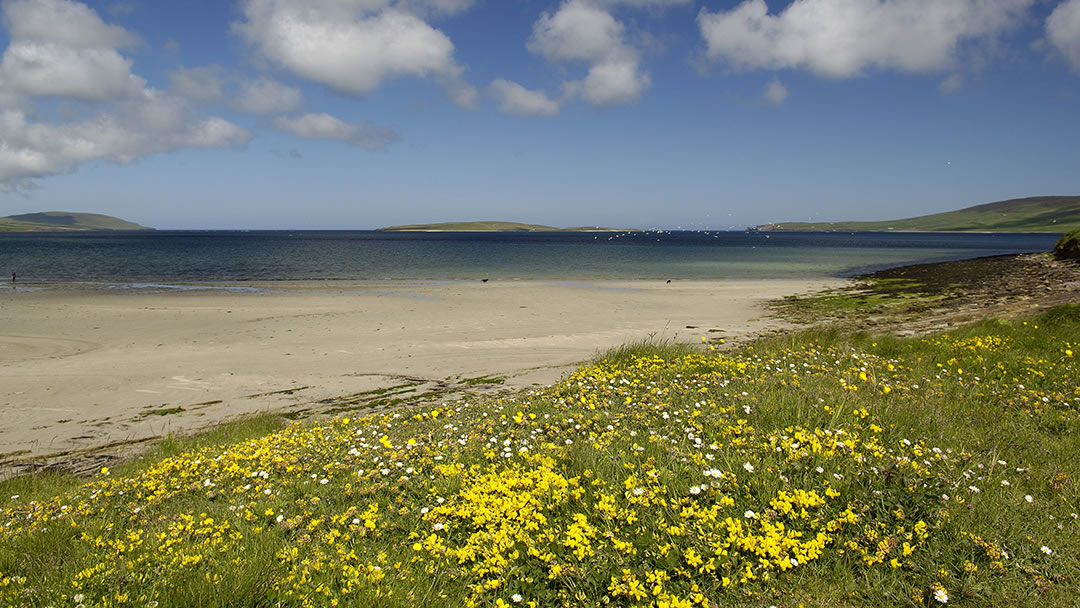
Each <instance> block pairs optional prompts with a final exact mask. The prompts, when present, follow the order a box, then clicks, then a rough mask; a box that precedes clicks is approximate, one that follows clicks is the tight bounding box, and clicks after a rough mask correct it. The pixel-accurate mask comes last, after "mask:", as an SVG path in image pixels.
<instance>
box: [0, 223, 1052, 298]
mask: <svg viewBox="0 0 1080 608" xmlns="http://www.w3.org/2000/svg"><path fill="white" fill-rule="evenodd" d="M1059 236H1060V235H1057V234H1002V233H995V234H938V233H860V232H855V233H850V232H829V233H822V232H773V233H764V232H724V231H666V230H662V231H647V232H507V233H492V232H486V233H485V232H474V233H405V232H379V231H170V230H158V231H147V232H85V233H84V232H78V233H75V232H68V233H0V272H5V271H6V272H7V273H8V274H10V273H11V272H17V273H18V282H19V283H21V284H37V285H46V286H47V285H50V284H64V283H81V284H92V285H104V286H115V287H158V288H161V287H168V286H175V287H177V288H182V287H183V286H184V285H210V284H223V283H245V282H256V281H258V282H267V281H344V280H351V281H368V280H371V281H447V280H450V281H453V280H478V279H489V280H494V281H504V280H555V281H590V280H605V279H616V280H634V279H643V280H666V279H789V278H801V279H807V278H809V279H813V278H824V277H849V276H853V275H856V274H860V273H864V272H869V271H874V270H880V269H884V268H889V267H894V266H901V265H907V264H914V263H923V262H938V261H947V260H958V259H965V258H974V257H982V256H993V255H1003V254H1011V253H1027V252H1037V251H1049V250H1051V249H1052V248H1053V245H1054V243H1055V241H1056V240H1057V239H1058V237H1059ZM3 276H6V275H3Z"/></svg>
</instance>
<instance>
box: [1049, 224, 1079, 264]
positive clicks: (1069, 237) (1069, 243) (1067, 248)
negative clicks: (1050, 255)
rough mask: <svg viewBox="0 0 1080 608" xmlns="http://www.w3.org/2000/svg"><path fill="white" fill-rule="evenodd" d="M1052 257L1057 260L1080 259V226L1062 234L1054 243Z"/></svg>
mask: <svg viewBox="0 0 1080 608" xmlns="http://www.w3.org/2000/svg"><path fill="white" fill-rule="evenodd" d="M1054 257H1056V258H1058V259H1059V260H1078V259H1080V228H1077V229H1076V230H1073V231H1072V232H1070V233H1068V234H1064V235H1062V236H1061V238H1060V239H1058V242H1057V243H1055V244H1054Z"/></svg>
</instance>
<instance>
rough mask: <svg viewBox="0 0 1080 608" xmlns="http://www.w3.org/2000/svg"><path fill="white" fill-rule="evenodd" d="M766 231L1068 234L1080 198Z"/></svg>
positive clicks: (786, 225) (1077, 220)
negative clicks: (898, 218) (878, 220)
mask: <svg viewBox="0 0 1080 608" xmlns="http://www.w3.org/2000/svg"><path fill="white" fill-rule="evenodd" d="M758 228H759V229H760V230H766V231H809V232H890V231H891V232H1068V231H1070V230H1074V229H1076V228H1080V196H1037V197H1031V198H1018V199H1012V200H1008V201H1000V202H997V203H987V204H985V205H976V206H974V207H968V208H966V209H960V210H957V211H948V212H945V213H935V214H933V215H922V216H919V217H912V218H907V219H902V220H889V221H883V222H782V223H777V224H766V225H763V226H758Z"/></svg>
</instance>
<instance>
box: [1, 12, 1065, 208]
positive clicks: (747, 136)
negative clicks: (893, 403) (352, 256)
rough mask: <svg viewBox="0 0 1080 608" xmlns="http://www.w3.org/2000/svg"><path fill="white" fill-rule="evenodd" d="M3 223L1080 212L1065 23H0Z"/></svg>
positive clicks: (225, 15)
mask: <svg viewBox="0 0 1080 608" xmlns="http://www.w3.org/2000/svg"><path fill="white" fill-rule="evenodd" d="M2 12H3V24H2V25H3V27H2V30H0V48H3V55H2V58H0V215H8V214H15V213H25V212H33V211H40V210H54V209H55V210H71V211H89V212H98V213H106V214H110V215H116V216H119V217H123V218H125V219H130V220H133V221H137V222H139V223H142V224H145V225H149V226H154V227H157V228H165V229H183V228H211V229H213V228H251V229H257V228H294V229H303V228H310V229H324V228H325V229H336V228H340V229H365V228H375V227H379V226H383V225H389V224H398V223H412V222H426V221H449V220H471V219H502V220H511V221H524V222H538V223H547V224H553V225H560V226H568V225H597V224H599V225H619V226H634V227H664V228H674V227H678V226H681V227H683V228H710V229H727V228H732V227H735V228H741V227H743V226H746V225H752V224H759V223H765V222H770V221H788V220H804V219H814V220H842V219H890V218H899V217H908V216H912V215H920V214H924V213H934V212H938V211H945V210H950V209H957V208H961V207H966V206H969V205H974V204H980V203H985V202H991V201H995V200H1003V199H1008V198H1016V197H1023V196H1034V195H1046V194H1080V153H1078V152H1077V149H1076V145H1077V144H1076V142H1077V141H1080V117H1078V115H1080V113H1078V111H1077V108H1080V0H797V1H795V2H791V3H787V2H779V1H769V2H765V1H764V0H724V1H712V0H710V1H702V0H229V1H218V0H152V1H151V0H127V1H108V2H88V3H80V2H75V1H73V0H3V3H2Z"/></svg>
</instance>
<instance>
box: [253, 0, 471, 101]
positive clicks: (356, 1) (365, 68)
mask: <svg viewBox="0 0 1080 608" xmlns="http://www.w3.org/2000/svg"><path fill="white" fill-rule="evenodd" d="M469 5H471V2H465V1H464V0H426V1H423V2H421V1H419V0H416V1H413V2H409V3H402V2H398V3H394V2H390V1H388V0H245V2H244V3H243V12H244V21H242V22H239V23H237V24H235V26H234V28H235V31H237V32H238V33H240V34H241V35H242V36H243V37H244V38H246V39H247V40H248V41H249V42H251V43H252V44H253V45H255V47H256V48H257V49H258V50H259V51H260V52H261V53H262V54H263V55H264V56H265V57H266V58H268V59H270V60H271V61H272V62H274V63H276V64H278V65H280V66H282V67H285V68H286V69H288V70H290V71H292V72H293V73H295V74H297V75H299V76H301V77H303V78H306V79H308V80H312V81H314V82H318V83H321V84H324V85H326V86H328V87H330V88H331V89H333V90H335V91H338V92H341V93H345V94H348V95H354V96H364V95H367V94H368V93H370V92H371V91H373V90H374V89H376V88H377V87H378V86H379V85H380V84H382V83H383V81H385V80H388V79H391V78H396V77H400V76H413V77H418V78H432V79H434V80H436V81H437V82H439V83H440V84H442V85H443V86H444V87H445V88H446V89H447V91H448V93H449V95H450V96H451V98H452V99H454V101H455V102H457V103H458V104H460V105H463V106H466V107H469V106H470V105H471V104H472V103H474V102H475V99H476V91H475V89H473V88H472V87H471V86H469V85H468V84H467V83H465V82H464V80H463V78H462V74H463V73H464V68H463V67H462V66H460V65H459V64H458V63H457V62H456V61H455V60H454V45H453V43H452V42H451V41H450V38H448V37H447V36H446V34H444V33H442V32H441V31H439V30H437V29H435V28H434V27H432V26H431V25H429V24H428V23H427V22H426V21H424V20H423V19H422V18H421V17H420V16H418V14H417V13H415V12H411V11H410V10H409V7H421V8H427V9H431V10H441V11H444V12H446V11H449V12H453V11H459V10H464V9H465V8H468V6H469Z"/></svg>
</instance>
